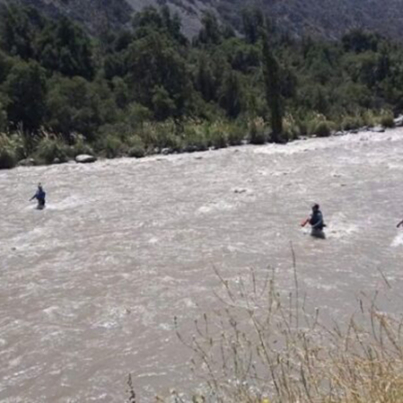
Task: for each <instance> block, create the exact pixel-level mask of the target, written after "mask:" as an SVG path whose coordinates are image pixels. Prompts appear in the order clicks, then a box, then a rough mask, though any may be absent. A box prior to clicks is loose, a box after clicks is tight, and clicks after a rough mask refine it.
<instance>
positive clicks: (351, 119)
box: [341, 116, 364, 130]
mask: <svg viewBox="0 0 403 403" xmlns="http://www.w3.org/2000/svg"><path fill="white" fill-rule="evenodd" d="M363 126H364V120H363V119H362V118H361V117H360V116H346V117H344V118H343V120H342V123H341V128H342V129H343V130H355V129H359V128H360V127H363Z"/></svg>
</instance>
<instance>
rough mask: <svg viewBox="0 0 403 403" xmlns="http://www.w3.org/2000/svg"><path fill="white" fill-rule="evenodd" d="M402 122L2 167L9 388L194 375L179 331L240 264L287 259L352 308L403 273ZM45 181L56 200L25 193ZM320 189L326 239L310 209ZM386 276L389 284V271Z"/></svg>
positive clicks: (281, 266)
mask: <svg viewBox="0 0 403 403" xmlns="http://www.w3.org/2000/svg"><path fill="white" fill-rule="evenodd" d="M402 151H403V131H402V130H400V129H394V130H390V131H387V132H386V133H369V132H363V133H360V134H356V135H347V136H343V137H333V138H328V139H310V140H306V141H298V142H293V143H290V144H288V145H266V146H243V147H235V148H228V149H225V150H219V151H209V152H206V153H196V154H182V155H171V156H157V157H150V158H146V159H141V160H134V159H120V160H107V161H99V162H97V163H95V164H92V165H78V164H74V163H73V164H64V165H57V166H56V165H54V166H48V167H35V168H17V169H14V170H11V171H0V195H1V196H0V207H1V212H2V218H1V231H0V276H1V281H0V362H1V365H0V401H1V402H13V403H16V402H30V403H42V402H52V403H56V402H63V403H67V402H69V403H73V402H80V403H81V402H92V401H93V402H97V403H104V402H105V403H111V402H122V401H125V400H124V399H125V397H127V394H126V393H125V391H126V380H127V376H128V374H129V373H131V374H132V377H133V383H134V386H135V389H136V391H137V394H138V396H139V397H140V401H141V402H148V401H150V402H151V401H152V397H153V396H154V395H155V394H157V393H160V394H166V393H167V392H168V391H169V389H170V388H173V387H176V388H178V389H181V388H182V389H186V388H188V387H189V385H193V384H196V383H197V380H192V376H191V373H190V372H189V364H188V363H189V359H190V358H191V352H190V351H188V350H187V349H186V348H185V347H184V346H183V345H182V343H181V342H180V341H179V340H178V339H177V337H176V334H175V331H174V317H176V318H177V321H178V325H179V327H180V330H181V332H183V333H184V334H187V335H190V334H191V332H192V328H193V325H192V324H193V321H194V319H195V318H197V317H199V316H200V315H201V314H202V313H203V312H205V311H206V312H209V311H210V310H211V309H213V307H214V306H216V304H217V300H216V298H215V296H214V290H216V289H217V287H218V281H217V277H216V274H215V273H214V270H213V267H215V268H216V269H218V270H219V271H220V272H221V273H222V275H223V276H224V277H225V278H228V279H230V280H236V279H237V278H239V277H242V276H243V275H245V274H246V273H247V272H248V271H249V268H251V267H252V268H254V270H255V271H256V272H257V273H264V272H266V271H267V270H268V266H271V267H275V268H276V271H277V276H278V281H279V282H280V285H281V287H282V288H283V289H284V290H287V289H288V288H289V287H292V285H293V275H292V266H291V252H290V242H292V244H293V247H294V250H295V253H296V256H297V264H298V275H299V280H300V284H301V287H303V288H304V291H305V292H307V295H308V296H309V297H310V298H311V301H312V304H314V305H315V304H316V305H318V306H320V307H321V308H322V309H323V310H324V311H325V312H326V315H329V316H331V317H334V318H337V319H338V320H343V318H346V317H347V316H348V315H350V314H351V312H353V311H354V309H355V306H356V300H357V296H358V294H359V293H360V291H364V292H366V293H373V292H375V290H376V289H384V288H385V287H386V284H385V282H384V281H383V279H382V276H381V274H380V271H382V273H383V275H384V276H385V277H386V278H387V280H388V282H389V284H390V287H391V288H390V290H388V293H389V294H390V295H391V298H390V302H389V303H387V304H386V308H385V309H389V310H390V311H393V312H395V313H397V312H398V309H399V304H397V303H394V302H392V301H393V300H394V297H399V290H401V289H402V286H403V281H402V258H403V229H401V230H400V231H399V230H398V229H396V224H397V223H398V222H399V221H400V220H401V219H403V181H402V179H403V156H402ZM38 182H42V184H43V185H44V188H45V190H46V192H47V194H48V205H47V208H46V209H45V210H44V211H38V210H36V209H35V208H34V207H35V206H34V204H33V202H31V203H29V202H28V199H29V198H30V197H31V196H32V194H33V193H34V192H35V188H36V184H37V183H38ZM313 202H318V203H320V205H321V208H322V211H323V214H324V217H325V221H326V223H327V225H328V227H327V240H326V241H323V240H318V239H313V238H311V237H310V236H309V235H308V233H307V231H308V230H307V229H306V230H305V229H301V228H300V225H299V224H300V223H301V221H302V220H303V219H304V218H305V217H306V216H307V215H308V214H309V212H310V206H311V204H312V203H313ZM387 288H389V287H387Z"/></svg>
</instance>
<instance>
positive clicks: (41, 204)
mask: <svg viewBox="0 0 403 403" xmlns="http://www.w3.org/2000/svg"><path fill="white" fill-rule="evenodd" d="M34 199H36V200H38V205H37V209H38V210H43V209H44V208H45V204H46V193H45V191H44V190H43V187H42V185H41V184H40V183H39V184H38V189H37V191H36V193H35V194H34V195H33V196H32V197H31V199H30V200H29V201H32V200H34Z"/></svg>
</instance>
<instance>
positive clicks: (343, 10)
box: [0, 0, 403, 39]
mask: <svg viewBox="0 0 403 403" xmlns="http://www.w3.org/2000/svg"><path fill="white" fill-rule="evenodd" d="M0 1H3V2H4V1H6V0H0ZM16 1H18V2H19V3H22V4H29V5H33V6H35V7H37V8H39V9H42V10H45V11H46V12H47V13H48V14H50V15H53V16H56V15H68V16H70V17H72V18H74V19H75V20H77V21H79V22H81V23H83V24H84V25H85V26H86V27H87V29H88V30H89V31H90V32H91V33H93V34H97V33H99V32H101V31H102V30H104V29H105V27H112V28H116V27H118V26H122V25H124V24H127V23H128V22H129V20H130V16H131V14H132V13H133V12H134V11H138V10H141V9H142V8H144V7H146V6H149V5H154V6H157V5H158V4H168V5H169V6H170V8H171V9H172V11H173V12H177V13H178V14H179V15H180V16H181V18H182V22H183V29H184V32H185V33H186V34H187V35H188V36H193V35H195V34H196V33H197V32H198V30H199V28H200V26H201V24H200V18H201V15H202V13H203V11H204V10H206V9H212V10H214V11H215V12H217V14H218V15H220V17H221V19H222V20H223V21H226V22H230V23H231V24H232V25H233V26H235V27H236V28H239V27H240V26H241V20H242V17H241V15H242V14H241V10H242V9H243V8H244V7H245V6H253V5H256V4H257V5H258V7H259V8H262V9H263V10H264V11H265V12H266V13H267V14H268V15H269V16H271V18H272V19H273V21H274V23H275V25H276V26H277V27H278V28H279V29H280V30H282V31H286V32H289V33H291V34H293V35H296V36H301V35H302V34H304V33H305V34H310V35H314V36H320V37H324V38H330V39H333V38H338V37H340V36H341V35H343V34H344V33H345V32H346V31H347V30H349V29H352V28H364V29H368V30H375V31H377V32H379V33H381V34H383V35H386V36H389V37H392V38H395V39H403V7H402V4H401V0H321V1H318V0H260V1H258V2H256V1H245V0H13V3H14V2H16Z"/></svg>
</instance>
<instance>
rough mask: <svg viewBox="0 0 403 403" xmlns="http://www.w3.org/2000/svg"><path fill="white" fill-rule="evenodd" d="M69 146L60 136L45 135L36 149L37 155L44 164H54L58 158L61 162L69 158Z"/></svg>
mask: <svg viewBox="0 0 403 403" xmlns="http://www.w3.org/2000/svg"><path fill="white" fill-rule="evenodd" d="M68 155H69V148H68V146H67V145H66V144H65V143H64V142H63V141H62V140H60V139H58V138H52V137H50V136H46V137H44V138H43V139H42V140H41V141H40V143H39V145H38V148H37V150H36V157H37V159H38V161H39V162H40V163H42V164H52V163H53V162H54V161H55V160H56V159H58V160H59V161H60V162H66V161H67V160H68Z"/></svg>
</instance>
